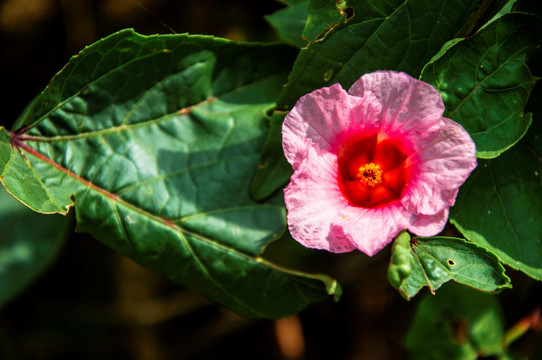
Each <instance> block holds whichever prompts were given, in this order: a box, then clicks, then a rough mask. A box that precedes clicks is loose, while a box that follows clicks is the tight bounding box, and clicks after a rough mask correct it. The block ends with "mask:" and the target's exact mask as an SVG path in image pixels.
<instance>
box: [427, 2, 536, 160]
mask: <svg viewBox="0 0 542 360" xmlns="http://www.w3.org/2000/svg"><path fill="white" fill-rule="evenodd" d="M541 38H542V26H541V22H540V19H539V18H538V17H536V16H532V15H527V14H518V13H514V14H508V15H505V16H503V17H501V18H500V19H498V20H496V21H494V22H493V23H491V24H490V25H489V26H487V27H486V28H484V29H483V30H481V31H480V32H479V33H477V34H476V35H475V36H474V37H472V38H469V39H466V40H463V41H461V42H459V43H458V44H456V45H455V46H453V47H452V48H451V49H449V50H448V51H446V52H445V53H444V54H443V55H442V56H441V57H440V58H439V59H437V60H433V62H431V63H429V64H428V65H427V66H426V67H425V68H424V70H423V74H422V76H421V79H422V80H423V81H426V82H429V83H431V84H433V86H434V87H435V88H436V89H437V90H438V91H439V92H440V93H441V95H442V98H443V100H444V103H445V105H446V111H445V113H444V116H446V117H449V118H451V119H453V120H455V121H457V122H458V123H460V124H461V125H463V127H465V129H466V130H467V131H468V132H469V133H470V134H471V136H472V138H473V140H474V142H475V143H476V155H477V156H478V157H480V158H494V157H497V156H499V155H500V154H501V153H502V152H504V151H505V150H507V149H508V148H510V147H511V146H512V145H514V144H515V143H516V142H517V141H518V140H519V139H521V137H523V135H524V134H525V133H526V131H527V129H528V128H529V125H530V124H531V120H532V117H531V115H530V114H526V115H524V114H523V108H524V107H525V104H526V103H527V99H528V98H529V94H530V92H531V89H532V87H533V86H534V83H535V80H536V79H535V78H534V77H533V76H532V75H531V72H530V71H529V68H528V67H527V65H526V63H525V56H526V53H527V51H529V50H530V49H532V48H533V47H534V46H536V45H537V44H539V43H540V39H541Z"/></svg>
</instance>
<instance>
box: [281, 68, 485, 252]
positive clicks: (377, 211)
mask: <svg viewBox="0 0 542 360" xmlns="http://www.w3.org/2000/svg"><path fill="white" fill-rule="evenodd" d="M443 112H444V104H443V102H442V99H441V96H440V94H439V93H438V92H437V91H436V90H435V89H434V88H433V87H431V85H429V84H427V83H424V82H422V81H419V80H416V79H414V78H412V77H411V76H409V75H407V74H405V73H401V72H395V71H377V72H374V73H370V74H366V75H364V76H362V77H361V78H360V79H359V80H358V81H356V82H355V83H354V84H353V85H352V87H351V88H350V90H348V92H346V91H345V90H344V89H343V88H342V87H341V86H340V85H339V84H335V85H332V86H330V87H326V88H322V89H319V90H315V91H313V92H311V93H309V94H307V95H305V96H303V97H301V98H300V99H299V100H298V102H297V103H296V105H295V106H294V108H293V109H292V110H291V111H290V112H289V113H288V115H287V116H286V118H285V120H284V123H283V127H282V136H283V148H284V153H285V155H286V158H287V159H288V161H289V162H290V164H291V165H292V167H293V170H294V174H293V175H292V178H291V181H290V184H289V185H288V186H287V187H286V189H285V190H284V196H285V203H286V208H287V210H288V228H289V230H290V233H291V235H292V236H293V238H294V239H296V240H297V241H298V242H300V243H301V244H303V245H304V246H306V247H310V248H317V249H325V250H328V251H331V252H336V253H339V252H346V251H351V250H354V249H358V250H361V251H363V252H364V253H366V254H367V255H369V256H372V255H374V254H375V253H377V252H378V251H380V250H381V249H382V248H383V247H384V246H386V245H387V244H388V243H390V242H391V241H392V240H393V238H394V237H396V236H397V234H398V233H399V232H400V231H402V230H404V229H408V230H409V231H410V232H412V233H414V234H416V235H419V236H433V235H436V234H438V233H439V232H441V231H442V229H443V228H444V226H445V224H446V222H447V219H448V212H449V208H450V206H452V205H453V204H454V202H455V198H456V196H457V191H458V189H459V187H460V186H461V185H462V184H463V182H464V181H465V180H466V179H467V177H468V176H469V174H470V173H471V171H472V170H473V169H474V168H475V167H476V156H475V145H474V142H473V141H472V139H471V138H470V136H469V134H468V133H467V132H466V131H465V129H463V127H462V126H461V125H459V124H457V123H456V122H454V121H452V120H450V119H447V118H444V117H442V114H443Z"/></svg>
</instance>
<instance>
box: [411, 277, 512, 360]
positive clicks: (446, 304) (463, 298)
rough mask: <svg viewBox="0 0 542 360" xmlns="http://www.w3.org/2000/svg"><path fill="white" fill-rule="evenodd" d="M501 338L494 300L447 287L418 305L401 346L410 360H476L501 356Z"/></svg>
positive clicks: (499, 314) (498, 316)
mask: <svg viewBox="0 0 542 360" xmlns="http://www.w3.org/2000/svg"><path fill="white" fill-rule="evenodd" d="M503 337H504V325H503V316H502V310H501V308H500V305H499V302H498V301H497V299H496V298H495V297H494V296H491V295H488V294H484V293H481V292H478V291H475V290H473V289H469V288H467V287H464V286H457V285H454V284H448V285H446V286H443V287H442V289H441V290H439V291H438V293H437V294H436V295H435V296H427V297H425V298H424V299H423V300H422V301H421V302H420V304H419V306H418V309H417V310H416V314H415V317H414V321H413V323H412V325H411V327H410V329H409V331H408V335H407V337H406V340H405V346H406V348H407V349H408V351H409V353H410V356H411V357H412V358H413V359H420V360H432V359H449V360H470V359H472V360H476V359H479V358H480V357H485V356H491V355H501V354H502V352H503Z"/></svg>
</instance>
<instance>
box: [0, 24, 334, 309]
mask: <svg viewBox="0 0 542 360" xmlns="http://www.w3.org/2000/svg"><path fill="white" fill-rule="evenodd" d="M293 55H294V51H293V50H292V49H291V48H290V47H286V46H279V45H263V44H248V43H237V42H233V41H228V40H225V39H216V38H212V37H207V36H189V35H156V36H148V37H147V36H142V35H139V34H137V33H135V32H133V31H132V30H124V31H121V32H118V33H116V34H113V35H111V36H110V37H108V38H106V39H104V40H102V41H100V42H98V43H96V44H94V45H91V46H90V47H87V48H86V49H84V50H83V51H82V52H81V53H80V54H78V55H77V56H75V57H73V58H72V60H71V61H70V62H69V64H68V65H67V66H66V67H65V68H64V69H63V70H62V71H61V72H60V73H59V74H57V76H56V77H55V78H54V79H53V80H52V81H51V83H50V84H49V86H48V87H47V88H46V89H45V90H44V92H43V93H42V94H41V95H40V96H39V97H38V98H37V100H36V101H35V102H34V103H33V105H32V106H31V107H30V109H29V111H28V113H27V116H26V117H25V118H24V120H23V121H22V124H23V126H24V128H23V129H22V130H19V131H16V132H11V133H8V132H6V131H5V129H1V131H0V155H2V159H1V160H0V164H4V165H3V168H4V169H3V171H2V173H1V174H0V179H1V180H2V183H3V184H4V186H5V187H6V188H7V189H8V190H9V191H10V192H11V193H12V194H13V195H15V196H17V197H18V198H19V199H20V200H21V201H22V202H24V203H26V204H27V205H28V206H29V207H31V208H32V209H34V210H35V211H40V212H60V213H65V212H67V211H68V209H69V208H70V207H71V206H75V212H76V218H77V228H76V230H78V231H84V232H88V233H90V234H92V235H93V236H94V237H96V238H97V239H99V240H101V241H102V242H104V243H105V244H107V245H108V246H110V247H111V248H113V249H115V250H117V251H119V252H121V253H123V254H125V255H127V256H128V257H130V258H132V259H134V260H135V261H137V262H138V263H140V264H142V265H143V266H146V267H148V268H149V269H151V270H154V271H157V272H159V273H162V274H165V275H167V276H168V277H170V278H172V279H173V280H175V281H177V282H179V283H181V284H184V285H185V286H187V287H188V288H190V289H192V290H194V291H196V292H199V293H201V294H203V295H204V296H206V297H208V298H209V299H211V300H213V301H215V302H218V303H220V304H222V305H224V306H226V307H228V308H230V309H232V310H234V311H236V312H238V313H239V314H242V315H245V316H248V317H270V318H277V317H282V316H287V315H290V314H293V313H295V312H298V311H300V310H301V309H302V308H304V307H305V306H306V305H308V304H309V303H311V302H313V301H320V300H323V299H325V298H327V297H328V295H336V296H338V294H340V288H339V287H338V285H337V283H336V282H335V281H334V280H332V279H329V278H328V277H326V276H320V275H309V274H304V273H300V272H296V271H293V270H290V269H284V268H281V267H279V266H277V265H275V264H272V263H270V262H268V261H266V260H264V259H262V258H261V257H260V255H261V253H262V252H263V250H264V248H265V246H266V245H267V244H268V243H269V242H270V241H273V240H274V239H276V238H277V237H279V236H280V235H281V234H282V233H283V232H284V229H285V209H284V204H283V202H282V199H281V197H280V196H275V197H274V198H272V199H270V200H269V201H267V202H264V203H259V202H256V201H254V200H253V199H252V198H251V196H250V191H249V190H250V183H251V180H252V178H253V176H254V170H255V169H256V167H257V164H258V160H259V153H260V151H261V147H262V144H263V140H264V139H265V136H266V129H267V126H266V124H265V113H266V112H267V111H268V110H269V109H270V108H271V107H273V106H274V100H275V98H276V96H277V94H278V92H279V91H280V89H281V87H282V84H283V83H284V80H285V77H286V71H287V69H288V68H289V66H290V64H291V58H292V56H293ZM279 195H280V194H279Z"/></svg>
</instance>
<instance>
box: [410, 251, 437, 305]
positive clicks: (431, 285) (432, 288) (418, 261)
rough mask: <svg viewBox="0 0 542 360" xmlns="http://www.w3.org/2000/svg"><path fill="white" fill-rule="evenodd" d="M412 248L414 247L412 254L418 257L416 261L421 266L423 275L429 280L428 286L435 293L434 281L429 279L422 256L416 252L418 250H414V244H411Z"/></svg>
mask: <svg viewBox="0 0 542 360" xmlns="http://www.w3.org/2000/svg"><path fill="white" fill-rule="evenodd" d="M410 248H411V249H412V254H413V255H414V257H415V258H416V262H417V263H418V266H419V267H420V269H421V271H422V274H423V277H424V278H425V281H426V282H427V286H428V287H429V290H431V293H433V294H434V293H435V288H434V287H433V283H431V281H430V280H429V277H428V276H427V272H426V271H425V268H424V267H423V264H422V262H421V260H420V257H419V256H418V254H417V253H416V250H414V246H413V245H410ZM418 249H420V248H418ZM420 250H421V249H420Z"/></svg>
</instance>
